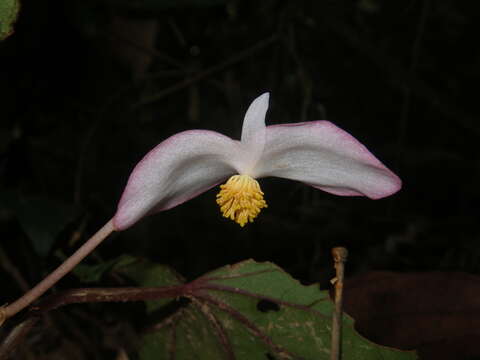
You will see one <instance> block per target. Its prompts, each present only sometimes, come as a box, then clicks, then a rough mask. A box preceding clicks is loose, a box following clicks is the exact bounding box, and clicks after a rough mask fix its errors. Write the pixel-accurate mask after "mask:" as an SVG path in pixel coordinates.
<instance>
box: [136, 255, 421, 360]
mask: <svg viewBox="0 0 480 360" xmlns="http://www.w3.org/2000/svg"><path fill="white" fill-rule="evenodd" d="M150 265H151V264H150ZM142 267H143V270H140V271H139V272H137V271H133V270H132V269H133V268H134V264H132V265H131V268H130V271H133V273H134V274H136V278H137V281H138V282H139V283H140V284H141V285H143V286H147V285H148V286H159V285H164V284H165V283H166V282H167V283H168V282H171V283H174V282H175V281H178V278H177V279H176V280H174V279H173V277H172V274H171V271H167V275H166V276H165V275H163V274H162V273H163V272H165V268H162V267H161V266H159V265H157V270H154V269H153V268H151V269H150V270H147V267H148V265H147V263H143V265H141V268H142ZM157 271H158V273H157ZM141 273H143V274H147V277H146V280H145V281H143V280H142V276H141V275H140V274H141ZM155 278H159V279H160V281H161V284H158V283H156V282H155V280H154V279H155ZM166 278H169V279H170V280H169V281H165V279H166ZM179 287H182V291H181V294H182V296H183V297H184V298H187V299H189V300H190V301H189V303H188V304H187V305H185V306H178V307H177V310H176V311H175V312H174V313H173V314H171V315H170V316H168V317H167V318H166V319H164V320H163V321H162V322H160V323H159V324H157V325H155V326H154V327H153V329H152V331H151V332H149V333H147V334H146V335H145V336H144V338H143V342H142V345H141V348H140V359H142V360H153V359H155V360H159V359H176V360H181V359H249V360H255V359H262V360H265V359H330V328H331V314H332V311H333V304H332V302H331V301H330V298H329V295H328V292H327V291H320V290H319V289H318V286H317V285H311V286H303V285H301V284H300V283H299V282H298V281H296V280H294V279H293V278H291V277H290V276H289V275H288V274H287V273H285V272H284V271H283V270H282V269H280V268H279V267H277V266H275V265H274V264H271V263H268V262H265V263H256V262H254V261H253V260H248V261H244V262H241V263H239V264H236V265H232V266H225V267H223V268H220V269H218V270H216V271H213V272H211V273H208V274H206V275H204V276H202V277H200V278H198V279H196V280H194V281H192V282H190V283H187V284H184V285H181V286H179ZM343 350H344V358H345V359H367V360H368V359H392V360H393V359H398V360H400V359H405V360H407V359H415V355H414V354H413V353H411V352H400V351H396V350H393V349H388V348H385V347H380V346H377V345H375V344H373V343H371V342H369V341H368V340H366V339H364V338H362V337H361V336H359V335H358V334H357V333H356V332H355V331H354V329H353V321H352V319H350V318H349V317H345V319H344V332H343Z"/></svg>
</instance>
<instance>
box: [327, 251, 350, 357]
mask: <svg viewBox="0 0 480 360" xmlns="http://www.w3.org/2000/svg"><path fill="white" fill-rule="evenodd" d="M332 256H333V261H334V262H335V271H336V277H335V278H334V279H332V283H333V284H334V285H335V311H334V313H333V319H332V349H331V352H330V359H331V360H339V359H341V356H342V348H341V342H342V300H343V278H344V270H345V262H346V261H347V256H348V251H347V249H345V248H344V247H336V248H333V249H332Z"/></svg>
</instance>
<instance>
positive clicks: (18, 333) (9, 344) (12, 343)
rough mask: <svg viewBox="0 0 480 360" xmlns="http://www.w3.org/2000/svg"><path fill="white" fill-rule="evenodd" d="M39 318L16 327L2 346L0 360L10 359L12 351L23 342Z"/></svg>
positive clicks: (0, 347) (23, 322) (32, 318)
mask: <svg viewBox="0 0 480 360" xmlns="http://www.w3.org/2000/svg"><path fill="white" fill-rule="evenodd" d="M38 319H39V317H37V316H32V317H29V318H28V319H26V320H24V321H22V322H21V323H20V324H18V325H17V326H15V327H14V328H13V330H12V331H11V332H10V333H9V334H8V336H7V337H6V338H5V340H3V342H2V344H1V345H0V360H6V359H8V357H9V355H10V354H11V353H12V351H13V350H14V349H15V348H16V347H17V346H18V345H19V344H20V343H21V342H22V340H23V338H24V337H25V336H26V335H27V334H28V332H29V331H30V329H31V328H32V327H33V325H35V323H36V322H37V321H38Z"/></svg>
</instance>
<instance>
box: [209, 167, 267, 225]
mask: <svg viewBox="0 0 480 360" xmlns="http://www.w3.org/2000/svg"><path fill="white" fill-rule="evenodd" d="M220 189H221V190H220V192H219V193H218V194H217V204H218V205H219V206H220V211H221V212H222V214H223V216H224V217H226V218H230V219H231V220H233V221H236V222H237V223H238V224H240V226H242V227H243V226H244V225H245V224H246V223H247V222H249V221H250V222H253V219H255V218H256V217H257V215H258V214H259V213H260V211H261V210H262V208H266V207H267V203H266V202H265V200H263V192H262V190H261V189H260V185H259V184H258V181H257V180H255V179H254V178H252V177H250V176H248V175H234V176H232V177H230V179H228V181H227V182H226V183H225V184H223V185H220Z"/></svg>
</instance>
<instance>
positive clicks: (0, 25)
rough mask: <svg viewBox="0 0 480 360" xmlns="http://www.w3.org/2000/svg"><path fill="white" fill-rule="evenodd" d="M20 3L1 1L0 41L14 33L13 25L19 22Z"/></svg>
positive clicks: (9, 0) (8, 0) (16, 1)
mask: <svg viewBox="0 0 480 360" xmlns="http://www.w3.org/2000/svg"><path fill="white" fill-rule="evenodd" d="M19 10H20V3H19V1H18V0H0V40H5V39H6V38H7V37H9V36H10V35H11V34H12V33H13V23H14V22H15V20H17V15H18V11H19Z"/></svg>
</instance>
